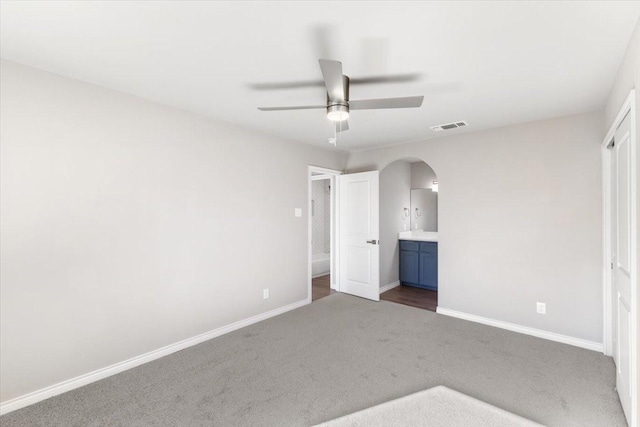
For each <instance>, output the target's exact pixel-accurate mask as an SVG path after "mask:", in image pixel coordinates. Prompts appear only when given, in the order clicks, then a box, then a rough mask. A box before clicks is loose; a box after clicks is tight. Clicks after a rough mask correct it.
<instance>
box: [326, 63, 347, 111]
mask: <svg viewBox="0 0 640 427" xmlns="http://www.w3.org/2000/svg"><path fill="white" fill-rule="evenodd" d="M342 85H343V87H344V99H331V98H330V97H329V93H327V117H328V118H329V120H332V121H336V122H337V121H342V120H346V119H348V118H349V77H347V76H345V75H344V74H343V75H342Z"/></svg>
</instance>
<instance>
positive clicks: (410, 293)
mask: <svg viewBox="0 0 640 427" xmlns="http://www.w3.org/2000/svg"><path fill="white" fill-rule="evenodd" d="M380 299H381V300H385V301H391V302H397V303H399V304H404V305H410V306H411V307H417V308H422V309H425V310H430V311H436V308H437V307H438V292H436V291H430V290H428V289H421V288H414V287H413V286H404V285H400V286H398V287H395V288H393V289H391V290H390V291H387V292H385V293H383V294H381V295H380Z"/></svg>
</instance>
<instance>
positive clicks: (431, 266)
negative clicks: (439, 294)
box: [419, 250, 438, 290]
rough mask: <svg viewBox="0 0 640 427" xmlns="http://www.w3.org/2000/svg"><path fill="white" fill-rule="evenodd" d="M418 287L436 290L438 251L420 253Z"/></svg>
mask: <svg viewBox="0 0 640 427" xmlns="http://www.w3.org/2000/svg"><path fill="white" fill-rule="evenodd" d="M419 283H420V285H422V286H425V287H428V288H429V289H433V290H437V289H438V251H437V250H429V251H425V252H420V282H419Z"/></svg>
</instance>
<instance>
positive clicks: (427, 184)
mask: <svg viewBox="0 0 640 427" xmlns="http://www.w3.org/2000/svg"><path fill="white" fill-rule="evenodd" d="M438 191H439V185H438V178H437V176H436V173H435V171H434V170H433V169H432V168H431V167H430V166H429V165H428V164H427V163H426V162H424V161H422V160H420V159H402V160H397V161H395V162H393V163H390V164H389V165H387V166H386V167H385V168H384V169H383V170H382V171H381V172H380V279H381V280H380V284H381V289H380V292H381V295H380V299H383V300H386V301H391V302H395V303H400V304H404V305H409V306H412V307H417V308H421V309H426V310H430V311H434V312H435V311H436V309H437V305H438Z"/></svg>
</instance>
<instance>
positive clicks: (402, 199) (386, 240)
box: [380, 161, 411, 287]
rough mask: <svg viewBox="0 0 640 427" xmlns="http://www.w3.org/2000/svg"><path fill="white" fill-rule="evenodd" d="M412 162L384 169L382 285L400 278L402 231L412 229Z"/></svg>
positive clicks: (382, 177) (381, 245) (381, 235)
mask: <svg viewBox="0 0 640 427" xmlns="http://www.w3.org/2000/svg"><path fill="white" fill-rule="evenodd" d="M410 192H411V164H410V163H409V162H406V161H397V162H394V163H392V164H390V165H388V166H387V167H385V168H384V169H382V170H381V172H380V287H382V286H386V285H389V284H392V283H394V282H397V281H398V280H399V279H400V277H399V274H400V270H399V268H400V267H399V264H398V262H399V258H398V255H399V247H398V233H399V232H401V231H405V230H409V218H408V217H406V216H405V215H404V208H409V207H410V206H411V198H410Z"/></svg>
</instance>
